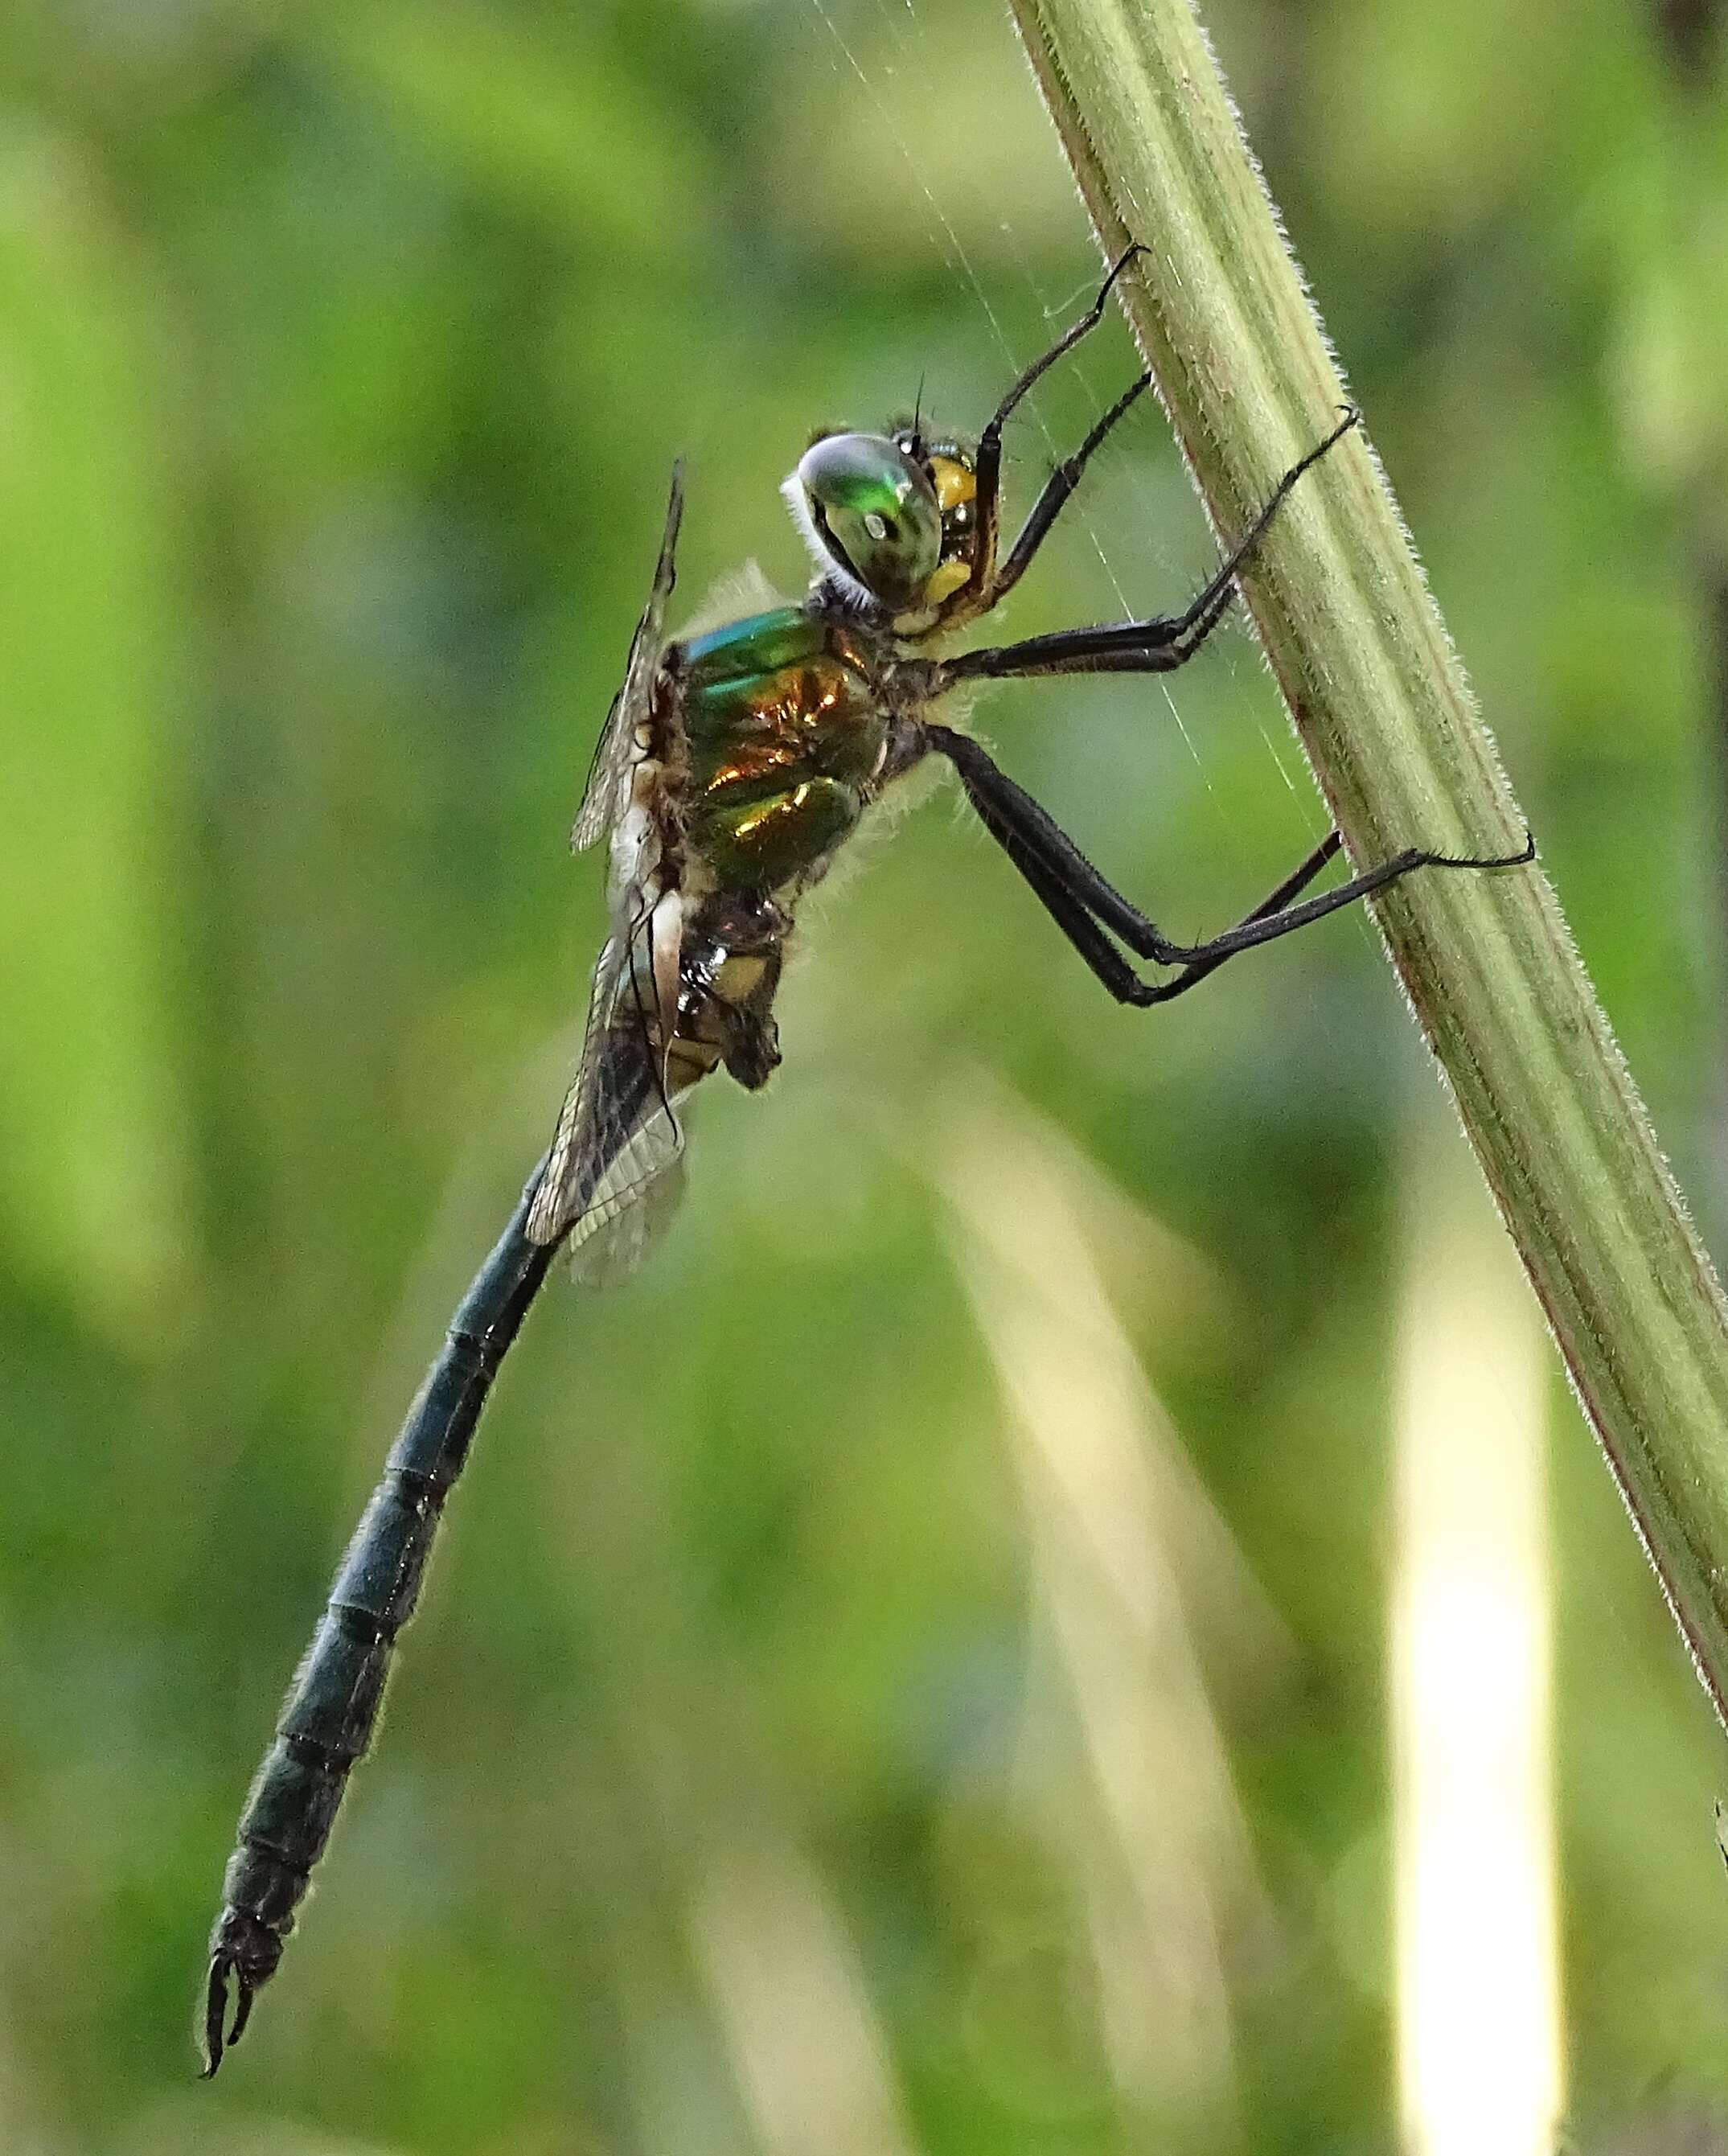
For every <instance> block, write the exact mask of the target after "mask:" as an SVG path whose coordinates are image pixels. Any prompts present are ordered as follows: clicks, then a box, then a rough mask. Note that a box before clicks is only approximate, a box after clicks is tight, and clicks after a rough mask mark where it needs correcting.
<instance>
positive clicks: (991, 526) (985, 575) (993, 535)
mask: <svg viewBox="0 0 1728 2156" xmlns="http://www.w3.org/2000/svg"><path fill="white" fill-rule="evenodd" d="M1145 252H1146V249H1144V248H1143V247H1141V245H1139V244H1138V243H1137V242H1136V244H1134V245H1132V246H1131V247H1127V248H1125V249H1123V251H1122V252H1121V254H1119V255H1118V256H1117V257H1116V259H1115V261H1114V262H1113V263H1112V264H1110V274H1109V275H1108V276H1106V277H1105V280H1104V282H1103V284H1102V285H1100V286H1099V288H1098V297H1097V298H1096V299H1095V300H1094V301H1093V302H1092V304H1091V305H1090V307H1088V308H1087V310H1086V311H1085V313H1084V314H1083V315H1082V316H1080V318H1079V321H1077V322H1074V323H1072V324H1070V325H1069V327H1068V328H1067V329H1065V330H1064V331H1063V332H1062V334H1061V336H1059V337H1058V338H1057V340H1056V341H1055V342H1054V344H1053V345H1051V346H1050V347H1049V350H1048V351H1046V352H1040V353H1039V355H1038V357H1037V358H1036V359H1035V360H1033V362H1032V364H1031V366H1030V367H1028V368H1027V369H1026V371H1025V372H1024V373H1023V374H1022V375H1021V376H1020V377H1018V380H1017V381H1016V382H1014V383H1013V387H1012V388H1010V389H1009V391H1008V394H1007V395H1006V396H1005V397H1004V398H1002V402H1001V403H1000V404H998V405H997V408H996V410H995V411H994V413H992V415H991V418H990V423H989V424H988V425H987V427H986V428H985V429H984V431H983V433H982V434H981V435H980V436H979V437H978V454H977V462H976V464H975V465H974V467H973V470H974V474H975V476H976V478H977V487H978V494H977V505H978V506H977V516H978V551H977V564H976V567H975V571H974V586H973V590H974V593H975V594H976V596H972V597H969V598H968V599H967V601H966V602H965V603H963V604H962V605H960V606H958V607H955V608H951V609H950V610H949V612H948V613H947V616H946V619H947V622H948V624H950V625H951V626H955V625H957V624H959V623H960V622H961V621H970V620H971V619H973V618H974V617H975V616H976V615H977V614H981V613H984V612H985V611H986V609H987V608H990V607H992V606H994V605H995V603H996V602H997V599H998V598H1000V597H1001V596H1002V592H1003V591H1005V590H1006V589H1007V588H1008V586H1007V584H1004V583H1002V582H1001V581H1000V580H999V579H998V577H997V573H996V549H997V541H998V539H999V537H1000V535H1001V526H1002V429H1004V428H1005V427H1006V426H1007V425H1008V421H1009V420H1010V419H1011V418H1013V415H1014V412H1015V410H1016V408H1018V405H1019V404H1020V403H1021V400H1022V399H1023V398H1024V397H1025V396H1026V395H1027V393H1028V391H1029V390H1031V389H1032V388H1033V387H1034V385H1035V384H1036V383H1037V382H1039V381H1040V380H1041V379H1042V378H1043V376H1044V375H1045V374H1047V373H1048V372H1049V370H1050V369H1051V368H1052V367H1054V365H1055V364H1056V362H1057V361H1058V360H1059V359H1061V358H1063V357H1064V356H1065V355H1066V354H1067V353H1069V352H1072V351H1073V350H1074V346H1076V345H1077V344H1078V343H1079V341H1080V340H1081V338H1082V337H1084V336H1089V335H1090V333H1091V331H1094V330H1095V329H1096V328H1097V326H1098V325H1099V324H1100V322H1101V321H1103V320H1104V310H1105V301H1106V300H1108V299H1109V298H1110V290H1111V287H1112V286H1113V285H1115V281H1116V280H1117V279H1118V278H1119V277H1120V275H1121V274H1122V272H1123V271H1124V270H1125V269H1126V268H1127V267H1128V265H1129V264H1130V263H1131V262H1132V261H1133V260H1134V259H1135V257H1136V255H1140V254H1145ZM1149 378H1150V377H1147V379H1149ZM1145 387H1146V380H1142V381H1141V382H1138V383H1136V385H1135V387H1134V388H1132V389H1131V390H1130V391H1129V392H1128V393H1126V395H1125V396H1124V397H1123V398H1120V399H1119V400H1118V402H1117V403H1116V404H1115V407H1114V408H1112V409H1111V410H1110V412H1109V413H1106V414H1105V418H1104V419H1103V420H1102V421H1101V422H1100V424H1099V425H1098V426H1097V427H1095V428H1094V429H1093V431H1092V435H1091V437H1090V438H1089V439H1088V443H1087V445H1086V447H1085V448H1084V449H1081V450H1080V451H1079V453H1078V454H1077V455H1076V456H1075V457H1071V458H1069V460H1068V464H1066V465H1062V466H1061V467H1059V470H1057V471H1056V472H1055V473H1054V474H1053V475H1052V476H1051V478H1050V479H1049V481H1048V482H1047V483H1046V485H1045V488H1044V492H1043V495H1040V496H1039V499H1038V507H1037V508H1035V509H1034V510H1033V513H1032V516H1031V517H1029V518H1028V520H1027V530H1026V531H1023V532H1022V533H1021V534H1020V536H1019V538H1018V539H1017V540H1016V541H1015V542H1014V546H1013V552H1011V554H1010V555H1009V557H1008V559H1009V562H1015V561H1016V559H1017V557H1020V556H1021V553H1022V549H1023V548H1024V550H1025V551H1024V556H1023V558H1020V559H1018V566H1017V567H1015V569H1014V573H1013V577H1010V578H1009V579H1008V582H1009V583H1013V582H1016V581H1017V580H1018V577H1020V575H1021V574H1022V573H1023V571H1024V569H1025V567H1026V564H1027V562H1029V561H1030V560H1031V558H1032V557H1033V553H1035V552H1036V551H1037V549H1038V542H1039V540H1041V539H1042V538H1043V535H1044V533H1045V532H1046V531H1049V528H1050V526H1051V525H1052V524H1053V523H1054V521H1055V519H1056V513H1057V511H1059V509H1060V508H1061V506H1062V505H1063V503H1064V501H1066V500H1067V499H1068V497H1069V495H1070V494H1072V493H1073V492H1074V487H1075V485H1077V483H1078V482H1079V475H1080V471H1081V470H1084V466H1085V463H1086V459H1088V458H1089V457H1090V455H1091V454H1092V452H1093V450H1094V449H1096V448H1097V446H1098V444H1099V443H1100V442H1101V441H1102V440H1103V439H1104V437H1105V435H1106V434H1108V433H1109V432H1110V429H1111V428H1112V427H1113V426H1114V425H1115V423H1116V421H1117V420H1118V419H1120V418H1121V416H1122V414H1123V413H1125V412H1126V410H1127V409H1128V407H1129V406H1130V405H1131V403H1133V402H1134V400H1135V398H1136V397H1138V396H1139V395H1140V393H1141V390H1142V389H1143V388H1145ZM1070 465H1073V466H1074V467H1076V468H1075V469H1074V471H1073V473H1072V475H1071V476H1069V478H1067V479H1066V480H1065V481H1064V473H1066V472H1068V470H1069V466H1070ZM1053 493H1054V500H1051V501H1050V504H1049V509H1048V511H1045V513H1044V519H1043V523H1042V525H1040V526H1038V529H1037V531H1035V532H1033V536H1032V538H1031V542H1030V544H1029V545H1028V540H1027V533H1028V531H1032V527H1033V521H1034V520H1035V519H1036V518H1037V517H1038V514H1039V511H1041V510H1044V504H1045V500H1046V499H1047V498H1048V497H1049V496H1050V495H1052V494H1053Z"/></svg>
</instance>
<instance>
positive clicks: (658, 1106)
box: [528, 914, 684, 1279]
mask: <svg viewBox="0 0 1728 2156" xmlns="http://www.w3.org/2000/svg"><path fill="white" fill-rule="evenodd" d="M659 940H660V942H661V945H662V951H661V971H660V975H659V978H660V980H661V982H662V983H664V981H665V980H666V978H667V974H666V972H665V965H666V957H667V953H666V952H665V949H664V944H665V942H666V937H665V934H664V929H663V932H662V934H661V937H660V939H659ZM671 957H672V960H673V965H672V971H671V980H672V982H673V983H674V995H675V983H676V979H677V973H676V953H675V951H674V952H673V953H672V954H671ZM654 960H655V929H654V916H652V915H648V914H643V915H639V916H638V919H637V921H636V922H635V923H634V924H633V927H631V928H630V929H629V930H628V931H627V932H623V933H622V934H615V935H613V937H611V938H610V939H609V940H608V943H607V945H606V947H605V949H604V950H603V951H602V952H601V953H600V959H599V963H598V964H597V966H596V967H595V968H594V988H593V994H592V998H591V1000H590V1003H589V1005H588V1024H587V1034H586V1037H585V1039H584V1041H583V1044H582V1060H581V1062H580V1064H579V1065H577V1074H576V1079H575V1081H574V1083H573V1084H572V1086H571V1088H570V1091H569V1092H568V1093H567V1095H566V1096H565V1098H564V1106H563V1108H562V1110H561V1112H560V1114H559V1116H558V1127H557V1130H556V1132H555V1134H554V1136H553V1138H552V1147H551V1153H550V1155H549V1156H548V1158H547V1161H546V1173H544V1174H543V1175H542V1176H541V1179H540V1188H539V1189H538V1191H537V1192H536V1193H535V1199H534V1204H533V1205H532V1207H531V1209H530V1210H529V1214H528V1240H529V1241H530V1242H531V1243H541V1244H547V1243H556V1242H558V1241H559V1240H561V1239H563V1238H565V1237H567V1238H568V1240H569V1243H570V1248H571V1252H572V1257H573V1259H574V1260H575V1263H576V1266H577V1270H578V1272H580V1273H582V1275H583V1276H585V1277H587V1278H590V1279H597V1278H600V1277H602V1276H603V1277H606V1278H616V1277H618V1276H620V1275H622V1274H623V1273H626V1272H628V1271H629V1270H631V1268H632V1267H633V1265H637V1264H638V1263H639V1262H640V1261H641V1259H642V1258H643V1256H644V1255H645V1253H646V1252H647V1250H648V1248H649V1244H650V1243H651V1241H652V1240H653V1237H654V1232H655V1231H656V1230H657V1229H659V1227H661V1226H663V1225H664V1223H665V1221H666V1220H667V1219H669V1218H670V1217H671V1212H672V1205H673V1202H674V1199H675V1197H676V1193H677V1190H678V1188H679V1184H680V1183H681V1178H679V1177H676V1176H673V1175H671V1174H670V1171H671V1170H673V1169H674V1168H676V1167H677V1165H678V1163H679V1156H680V1154H681V1153H682V1152H683V1151H684V1132H683V1130H682V1128H681V1127H680V1126H679V1121H678V1117H677V1116H676V1114H675V1113H674V1110H673V1106H672V1103H671V1101H670V1100H669V1098H668V1096H667V1093H666V1086H665V1077H664V1055H663V1053H662V1051H661V1050H660V1048H659V1042H660V1041H662V1040H664V1039H669V1037H670V1035H669V1026H670V1023H671V1019H672V1018H673V1016H674V1013H673V1012H670V1011H663V1008H662V996H661V993H659V992H658V991H657V989H656V985H655V974H656V968H655V962H654Z"/></svg>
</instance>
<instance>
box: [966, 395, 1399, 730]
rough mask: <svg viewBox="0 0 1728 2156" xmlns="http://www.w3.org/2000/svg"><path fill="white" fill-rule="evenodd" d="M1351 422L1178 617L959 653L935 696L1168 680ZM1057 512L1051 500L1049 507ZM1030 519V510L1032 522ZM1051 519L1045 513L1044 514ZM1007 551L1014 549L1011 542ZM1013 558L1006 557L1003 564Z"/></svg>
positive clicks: (1294, 470) (1308, 461)
mask: <svg viewBox="0 0 1728 2156" xmlns="http://www.w3.org/2000/svg"><path fill="white" fill-rule="evenodd" d="M1359 417H1360V414H1359V413H1357V412H1356V408H1354V406H1351V407H1350V408H1347V409H1346V412H1345V413H1344V416H1343V417H1342V418H1341V419H1340V420H1339V422H1338V423H1337V425H1336V427H1334V428H1333V429H1332V431H1331V434H1328V435H1327V436H1326V437H1325V439H1324V440H1323V441H1320V442H1319V443H1317V444H1315V447H1314V448H1313V449H1310V450H1309V452H1308V454H1306V455H1305V457H1302V458H1300V459H1299V460H1298V461H1297V462H1296V463H1295V464H1294V465H1291V466H1290V470H1288V471H1287V472H1286V473H1285V474H1284V477H1283V478H1282V479H1281V480H1279V482H1278V484H1277V485H1276V486H1275V487H1274V488H1273V490H1272V491H1271V493H1270V494H1269V495H1268V496H1267V497H1266V500H1265V503H1264V506H1263V507H1262V509H1261V511H1260V512H1259V516H1256V517H1255V518H1254V521H1253V523H1252V524H1250V525H1249V527H1248V529H1247V531H1245V532H1243V535H1242V536H1241V538H1240V539H1238V541H1237V542H1236V544H1235V546H1234V547H1232V548H1231V550H1230V552H1229V553H1228V554H1227V555H1226V556H1225V557H1224V559H1223V561H1222V562H1220V563H1219V564H1218V567H1217V569H1216V570H1215V571H1214V572H1213V575H1212V576H1211V577H1208V580H1207V582H1206V583H1204V584H1203V585H1202V587H1201V588H1200V590H1199V591H1198V592H1197V593H1195V595H1194V597H1193V598H1192V600H1190V602H1189V603H1188V604H1187V606H1186V607H1184V608H1183V609H1182V612H1181V613H1177V614H1151V615H1148V616H1147V618H1146V619H1145V620H1144V621H1119V622H1110V623H1106V624H1100V626H1099V627H1097V628H1095V629H1057V630H1054V631H1053V632H1052V633H1051V634H1049V635H1047V636H1032V637H1028V638H1027V639H1025V640H1024V641H1023V643H1019V644H994V645H987V646H986V647H985V648H984V649H982V650H980V651H966V652H962V653H961V654H960V656H959V657H958V658H957V659H949V660H943V661H942V662H941V665H939V666H938V667H937V668H936V676H937V693H938V694H940V693H941V690H943V689H947V688H951V687H953V686H955V685H956V684H957V683H959V682H961V681H976V680H1002V679H1004V678H1007V677H1009V676H1013V678H1015V679H1023V678H1026V677H1028V676H1032V675H1049V674H1172V673H1174V672H1175V670H1177V667H1179V666H1186V665H1187V663H1188V661H1189V660H1191V659H1192V657H1193V656H1194V655H1195V654H1196V653H1197V651H1198V650H1199V649H1200V647H1201V645H1202V644H1204V643H1205V641H1206V639H1207V638H1208V636H1210V635H1211V634H1212V632H1213V629H1216V628H1217V627H1218V624H1219V623H1220V622H1221V621H1222V620H1223V618H1224V615H1225V614H1226V613H1228V610H1229V607H1230V603H1231V601H1232V600H1233V598H1235V596H1236V578H1237V576H1238V572H1240V570H1241V568H1242V566H1243V562H1246V561H1247V560H1248V558H1249V556H1250V555H1251V554H1252V553H1253V552H1254V549H1255V547H1258V546H1259V543H1260V542H1261V540H1262V539H1264V537H1265V536H1266V533H1267V531H1268V530H1269V527H1270V526H1271V524H1272V521H1273V519H1274V517H1275V516H1277V514H1278V512H1279V510H1280V509H1281V508H1282V507H1283V506H1284V502H1285V500H1287V499H1288V497H1289V495H1290V490H1291V488H1292V487H1294V486H1295V484H1296V482H1297V480H1299V479H1300V478H1301V476H1302V475H1303V474H1304V473H1305V471H1307V470H1309V469H1310V467H1311V466H1312V465H1315V464H1317V463H1318V462H1319V461H1320V459H1321V458H1322V457H1323V456H1325V454H1326V452H1327V451H1328V450H1329V449H1331V448H1333V447H1334V445H1335V444H1337V443H1338V442H1340V441H1341V440H1342V439H1343V438H1344V436H1345V435H1346V434H1348V433H1349V432H1350V430H1351V428H1353V427H1354V426H1355V425H1356V423H1357V420H1358V418H1359ZM1064 498H1065V497H1064ZM1060 506H1061V504H1060V502H1058V504H1057V507H1058V508H1059V507H1060ZM1037 514H1038V511H1037V510H1036V509H1034V511H1033V516H1034V517H1035V516H1037ZM1054 514H1055V511H1054V510H1053V511H1051V515H1052V516H1054ZM1028 521H1030V520H1028ZM1040 536H1041V535H1040ZM1015 545H1016V550H1017V551H1018V546H1019V542H1018V541H1017V542H1015ZM1009 559H1010V562H1012V560H1013V556H1012V555H1011V556H1010V557H1009Z"/></svg>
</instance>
